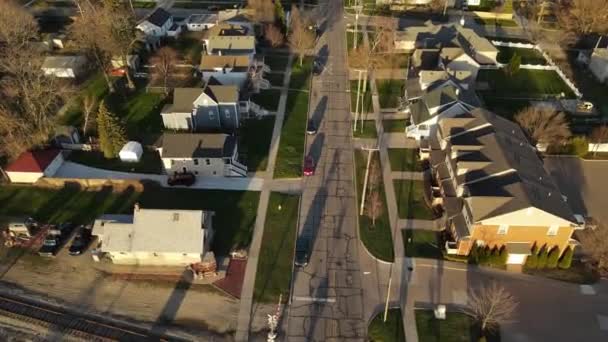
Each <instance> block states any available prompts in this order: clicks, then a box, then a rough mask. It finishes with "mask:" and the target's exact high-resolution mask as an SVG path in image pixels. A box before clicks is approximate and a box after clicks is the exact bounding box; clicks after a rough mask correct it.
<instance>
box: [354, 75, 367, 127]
mask: <svg viewBox="0 0 608 342" xmlns="http://www.w3.org/2000/svg"><path fill="white" fill-rule="evenodd" d="M355 71H357V72H359V76H358V77H357V101H356V102H355V124H354V127H353V132H356V131H357V121H358V120H359V99H360V98H361V74H362V73H366V72H367V71H366V70H363V69H355ZM365 79H367V78H365ZM366 83H367V82H366ZM364 87H365V85H364ZM363 92H364V93H365V88H364V89H363ZM361 106H363V104H361Z"/></svg>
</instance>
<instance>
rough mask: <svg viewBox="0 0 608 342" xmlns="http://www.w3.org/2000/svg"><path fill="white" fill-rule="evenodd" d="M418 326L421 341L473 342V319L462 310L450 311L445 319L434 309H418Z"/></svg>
mask: <svg viewBox="0 0 608 342" xmlns="http://www.w3.org/2000/svg"><path fill="white" fill-rule="evenodd" d="M415 312H416V328H417V330H418V341H420V342H439V341H441V342H471V341H477V340H473V339H472V336H471V326H472V325H473V322H472V319H471V318H470V317H469V316H467V315H465V314H463V313H460V312H448V313H447V315H446V319H445V320H438V319H436V318H435V316H434V314H433V312H432V311H429V310H416V311H415Z"/></svg>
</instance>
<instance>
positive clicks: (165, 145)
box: [161, 133, 236, 158]
mask: <svg viewBox="0 0 608 342" xmlns="http://www.w3.org/2000/svg"><path fill="white" fill-rule="evenodd" d="M235 148H236V137H234V136H231V135H228V134H224V133H165V134H163V136H162V155H161V157H162V158H229V157H232V155H233V154H234V149H235Z"/></svg>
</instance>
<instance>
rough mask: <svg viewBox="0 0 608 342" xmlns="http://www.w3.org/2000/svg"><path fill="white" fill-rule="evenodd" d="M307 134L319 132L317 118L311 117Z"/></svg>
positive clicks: (307, 126)
mask: <svg viewBox="0 0 608 342" xmlns="http://www.w3.org/2000/svg"><path fill="white" fill-rule="evenodd" d="M306 134H309V135H313V134H317V124H316V123H315V120H313V119H309V120H308V124H307V125H306Z"/></svg>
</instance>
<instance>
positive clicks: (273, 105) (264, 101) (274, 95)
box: [251, 75, 282, 112]
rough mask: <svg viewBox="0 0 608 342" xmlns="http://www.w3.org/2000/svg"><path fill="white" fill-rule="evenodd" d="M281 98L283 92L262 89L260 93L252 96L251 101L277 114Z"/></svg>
mask: <svg viewBox="0 0 608 342" xmlns="http://www.w3.org/2000/svg"><path fill="white" fill-rule="evenodd" d="M281 76H282V75H281ZM280 98H281V91H280V90H279V89H262V90H260V92H259V93H257V94H253V95H251V101H253V102H254V103H255V104H258V105H260V106H262V108H264V109H267V110H269V111H271V112H275V111H276V110H277V108H278V107H279V99H280Z"/></svg>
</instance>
